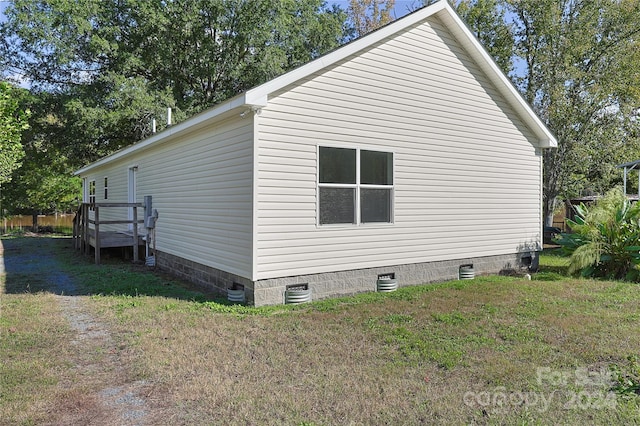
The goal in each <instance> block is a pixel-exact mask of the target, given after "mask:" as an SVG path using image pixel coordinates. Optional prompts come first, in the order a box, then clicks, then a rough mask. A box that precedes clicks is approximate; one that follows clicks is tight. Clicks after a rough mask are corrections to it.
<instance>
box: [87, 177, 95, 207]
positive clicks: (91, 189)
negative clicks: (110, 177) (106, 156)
mask: <svg viewBox="0 0 640 426" xmlns="http://www.w3.org/2000/svg"><path fill="white" fill-rule="evenodd" d="M95 202H96V181H95V180H91V181H89V203H91V204H95ZM90 209H91V210H92V211H93V210H94V208H93V206H91V207H90Z"/></svg>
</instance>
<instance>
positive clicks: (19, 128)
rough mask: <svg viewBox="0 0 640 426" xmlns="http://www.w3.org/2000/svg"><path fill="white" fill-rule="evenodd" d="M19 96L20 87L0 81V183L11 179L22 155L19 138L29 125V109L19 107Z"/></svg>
mask: <svg viewBox="0 0 640 426" xmlns="http://www.w3.org/2000/svg"><path fill="white" fill-rule="evenodd" d="M19 97H20V89H17V88H15V87H13V86H12V85H11V84H9V83H7V82H4V81H0V185H2V184H3V183H6V182H9V181H10V180H11V173H12V172H13V171H14V170H15V169H16V168H18V167H20V161H21V160H22V158H23V157H24V150H23V149H22V144H21V143H20V138H21V135H22V132H23V131H25V130H26V129H27V128H28V127H29V126H28V123H27V119H28V117H29V111H28V110H25V109H22V108H21V107H20V102H19Z"/></svg>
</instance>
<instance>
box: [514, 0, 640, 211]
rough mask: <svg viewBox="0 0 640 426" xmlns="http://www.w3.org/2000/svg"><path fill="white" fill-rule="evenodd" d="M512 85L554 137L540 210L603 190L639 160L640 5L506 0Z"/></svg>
mask: <svg viewBox="0 0 640 426" xmlns="http://www.w3.org/2000/svg"><path fill="white" fill-rule="evenodd" d="M506 3H507V6H508V8H509V10H510V11H511V13H512V16H513V17H514V21H513V24H514V35H515V40H516V44H515V53H516V55H517V57H518V58H519V60H520V61H521V62H522V63H523V64H524V65H525V70H524V71H525V72H524V74H523V75H522V76H521V77H520V78H519V79H518V80H517V81H516V83H517V85H518V87H519V88H520V90H521V91H522V93H523V94H524V96H525V98H526V100H527V101H528V102H529V103H530V104H531V105H533V107H534V109H535V110H536V112H537V113H538V115H539V116H540V117H541V118H542V119H543V121H544V122H545V123H546V124H547V126H548V127H549V128H550V130H551V131H552V132H553V133H554V134H555V135H556V136H557V138H558V142H559V145H558V149H555V150H546V151H545V153H544V164H545V174H544V195H545V213H546V216H547V217H550V214H551V212H552V211H553V207H554V201H555V200H556V199H557V198H558V196H562V197H564V198H570V197H572V196H575V195H579V194H580V193H581V192H583V191H585V190H589V191H592V192H596V193H602V192H603V191H605V190H606V189H608V188H611V186H612V185H613V184H614V183H616V182H619V176H620V171H619V170H616V168H615V165H616V164H619V163H623V162H626V161H630V160H632V159H635V158H636V157H638V156H640V138H639V130H640V128H639V125H640V114H639V111H640V110H639V108H640V90H639V88H640V73H638V69H639V67H640V2H638V1H637V0H620V1H613V0H593V1H578V0H561V1H558V0H508V1H507V2H506Z"/></svg>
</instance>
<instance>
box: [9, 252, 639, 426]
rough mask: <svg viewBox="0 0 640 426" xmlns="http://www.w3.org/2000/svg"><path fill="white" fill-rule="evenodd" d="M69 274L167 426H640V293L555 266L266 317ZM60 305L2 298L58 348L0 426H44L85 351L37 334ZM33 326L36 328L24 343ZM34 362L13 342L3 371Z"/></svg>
mask: <svg viewBox="0 0 640 426" xmlns="http://www.w3.org/2000/svg"><path fill="white" fill-rule="evenodd" d="M57 244H59V245H60V247H61V248H62V247H63V246H65V245H68V241H65V240H60V241H59V242H57ZM60 260H61V262H62V266H63V267H64V269H65V271H66V273H69V274H71V275H72V276H74V277H75V280H76V282H78V283H80V286H79V290H78V292H79V295H78V296H77V297H83V298H85V299H86V303H87V304H89V306H90V307H91V309H92V310H93V312H94V313H95V315H96V316H97V318H99V319H100V321H102V322H103V323H104V324H108V325H109V327H110V329H111V336H112V338H113V339H116V341H115V342H114V344H115V345H116V346H117V347H118V348H121V350H123V351H126V352H127V354H128V357H127V359H128V362H129V365H128V369H127V371H128V372H129V374H130V375H131V376H132V377H131V380H136V381H140V382H144V383H146V384H147V387H148V394H149V395H150V398H152V399H153V403H154V405H156V406H159V407H162V409H163V421H165V422H166V423H173V424H220V423H224V424H274V425H275V424H278V425H279V424H305V425H309V424H315V425H342V424H376V425H377V424H516V423H517V424H577V423H585V424H612V423H616V424H630V423H633V422H635V421H637V418H638V415H639V414H640V397H635V395H634V394H632V392H627V393H625V394H624V395H623V394H621V393H620V392H616V391H615V390H616V386H617V385H616V382H615V380H614V379H615V378H619V377H628V376H629V375H628V374H626V373H625V372H624V371H621V369H622V370H624V368H625V366H628V365H629V361H628V360H629V359H630V358H629V357H630V356H633V355H637V354H638V351H639V349H638V348H640V328H639V327H637V324H638V320H640V308H639V307H640V304H639V303H638V302H640V292H639V291H638V290H639V287H638V285H637V284H633V283H621V282H606V281H594V280H583V279H574V278H568V277H567V276H566V275H565V270H564V269H563V268H564V266H563V260H562V258H561V257H559V256H553V257H551V256H548V257H544V258H543V270H542V272H540V273H538V274H535V275H534V276H533V280H531V281H529V280H525V279H521V278H516V277H480V278H476V279H475V280H470V281H452V282H448V283H442V284H436V285H428V286H417V287H408V288H401V289H399V290H398V291H396V292H394V293H387V294H380V293H368V294H361V295H357V296H353V297H348V298H339V299H332V300H326V301H320V302H314V303H311V304H305V305H299V306H276V307H265V308H251V307H243V306H231V305H229V304H228V303H226V302H224V301H216V300H212V298H211V296H210V295H206V294H202V293H199V292H197V291H195V290H194V289H193V288H186V287H183V286H182V285H181V283H180V282H179V281H176V280H174V279H172V278H170V277H167V276H164V275H156V274H151V273H149V272H148V271H145V270H141V269H140V268H138V267H132V266H130V265H123V264H121V263H117V262H113V263H111V264H106V265H103V266H100V267H96V266H94V265H92V264H90V260H89V259H86V258H80V257H77V256H76V255H75V254H74V253H73V252H71V250H68V249H67V250H61V254H60ZM8 279H9V280H10V279H11V276H10V275H9V276H8ZM18 281H19V277H18ZM8 285H9V286H14V287H19V284H18V283H17V282H13V283H8V282H5V287H7V286H8ZM51 297H52V296H51V295H50V294H47V293H46V291H41V292H37V293H20V292H18V291H15V290H14V291H13V292H12V293H9V294H3V295H2V304H3V308H4V309H3V319H4V312H5V311H6V306H10V307H11V308H10V310H11V312H12V313H11V315H10V317H9V318H13V319H10V320H9V319H8V320H3V321H5V322H2V323H0V324H2V326H3V333H4V330H6V329H7V328H9V327H13V330H14V331H13V333H14V334H18V335H20V336H21V337H20V339H23V340H27V341H28V340H29V339H28V336H30V335H31V336H32V338H31V342H32V343H31V345H34V343H33V342H34V341H36V342H37V341H38V340H39V338H42V339H45V337H46V338H48V339H51V340H50V341H48V342H47V343H44V342H43V343H42V344H40V343H35V346H28V347H29V348H32V347H36V348H40V349H39V350H36V351H34V355H33V356H32V359H31V360H30V361H28V363H30V365H36V366H37V365H40V367H39V370H38V371H39V373H38V374H36V375H35V376H37V377H34V376H24V377H22V376H18V375H15V376H14V377H13V379H11V380H12V382H14V383H18V382H25V381H27V382H31V381H33V382H34V385H25V386H24V387H22V388H21V387H19V386H17V385H12V386H10V387H8V388H7V389H8V391H6V392H5V393H6V396H7V397H8V398H10V400H12V401H18V400H20V401H22V402H21V403H20V405H15V404H14V405H7V406H5V405H4V404H3V406H2V410H3V411H2V412H0V414H3V415H4V416H12V417H4V416H3V417H2V418H13V419H16V420H18V424H20V423H22V424H28V423H29V422H31V423H37V422H38V420H39V419H41V418H43V417H42V416H43V415H44V414H43V412H45V411H46V409H47V407H48V404H49V403H51V401H50V400H47V399H46V398H45V399H44V400H43V399H42V397H41V396H39V394H38V392H37V391H36V389H38V388H39V387H40V386H45V389H47V386H49V387H48V389H51V388H52V387H53V386H55V383H56V382H57V381H60V380H63V377H64V376H65V375H66V374H68V372H67V371H66V369H67V368H68V365H67V364H65V363H64V358H60V357H57V356H56V355H55V354H54V353H53V350H48V349H47V347H50V348H58V349H60V348H64V347H65V346H64V345H65V344H68V343H65V342H68V341H69V340H70V339H71V338H70V335H69V333H70V331H69V328H68V326H65V321H64V319H63V318H62V316H61V315H59V314H57V313H56V312H55V310H53V311H51V312H49V313H47V316H48V317H49V320H46V321H44V322H43V323H42V324H41V325H40V328H38V326H37V323H38V320H36V321H35V322H34V321H32V318H33V316H37V315H38V314H36V312H41V310H42V309H43V307H44V306H46V305H48V304H49V303H48V298H51ZM34 304H35V305H36V306H37V307H38V308H34V307H33V305H34ZM25 322H27V323H30V324H31V325H30V326H29V327H35V328H34V329H29V330H27V329H22V328H16V327H18V326H19V325H20V324H23V323H25ZM45 324H46V327H45ZM56 324H57V325H56ZM51 328H53V332H51ZM30 333H31V334H30ZM45 334H48V335H47V336H45ZM34 335H35V336H36V337H35V338H34V337H33V336H34ZM15 338H16V339H17V338H18V336H15ZM26 348H27V346H24V345H23V346H18V345H17V344H13V345H7V344H6V343H5V342H4V340H3V342H2V343H0V356H2V359H5V358H6V356H5V354H9V353H10V354H13V358H10V359H14V360H15V357H17V356H18V354H20V353H21V350H26ZM52 359H53V360H56V359H57V361H55V362H54V363H55V364H56V365H57V367H56V368H53V367H52V366H51V365H50V364H49V363H50V362H51V360H52ZM15 363H16V362H15V361H10V363H9V364H11V365H10V366H9V367H11V368H12V367H13V365H14V364H15ZM612 365H614V366H616V367H617V368H618V371H619V372H620V374H618V375H617V376H616V375H614V374H612V372H611V370H610V368H611V366H612ZM27 369H28V368H27ZM614 373H615V368H614ZM22 374H26V373H24V372H23V373H22ZM625 374H626V375H625ZM618 388H619V386H618ZM5 393H3V397H5ZM23 412H24V413H26V414H20V413H23Z"/></svg>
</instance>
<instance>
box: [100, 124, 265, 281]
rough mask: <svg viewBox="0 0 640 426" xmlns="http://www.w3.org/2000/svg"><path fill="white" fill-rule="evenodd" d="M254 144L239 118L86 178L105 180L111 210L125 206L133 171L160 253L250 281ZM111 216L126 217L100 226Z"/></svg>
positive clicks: (158, 146)
mask: <svg viewBox="0 0 640 426" xmlns="http://www.w3.org/2000/svg"><path fill="white" fill-rule="evenodd" d="M252 139H253V124H252V118H251V117H246V118H244V119H242V118H240V112H238V114H237V115H236V116H234V117H233V118H230V119H227V120H225V121H223V122H218V123H212V124H211V125H210V126H208V127H204V128H202V129H200V130H198V131H196V132H192V133H189V134H187V135H184V136H182V137H180V138H179V139H173V140H169V141H167V142H164V143H162V144H156V145H153V146H152V147H151V148H148V149H146V150H141V151H138V152H135V153H133V154H131V155H128V156H126V158H122V159H120V160H117V161H114V162H112V163H108V165H105V166H104V167H99V168H96V170H95V171H92V172H91V174H92V175H93V174H94V173H95V174H96V175H98V176H106V175H108V176H109V200H108V201H109V202H127V190H128V182H127V180H128V172H129V168H131V167H133V166H137V168H138V169H137V176H136V179H137V188H136V195H137V202H139V203H142V202H143V201H144V196H145V195H151V196H152V197H153V208H154V209H157V210H158V213H159V218H158V221H157V223H156V238H157V249H158V250H159V251H160V252H164V253H169V254H172V255H175V256H179V257H182V258H184V259H188V260H191V261H194V262H197V263H200V264H203V265H207V266H211V267H214V268H218V269H221V270H224V271H228V272H231V273H234V274H237V275H240V276H244V277H247V278H251V264H252V261H251V253H252V223H253V222H252V214H253V207H252V187H253V183H252V182H253V180H252V179H253V142H252ZM107 210H110V212H109V213H107ZM143 211H144V210H143V209H140V210H139V213H138V216H139V218H140V219H142V218H143V216H142V215H143ZM103 212H104V216H103ZM115 215H117V216H119V218H120V219H123V218H125V219H126V217H127V213H126V209H119V208H114V209H104V210H102V209H101V211H100V217H101V218H106V217H109V218H111V216H115ZM140 227H143V225H140ZM115 228H117V226H115V225H114V226H111V227H108V226H106V225H105V229H115ZM119 228H120V229H126V225H122V226H120V227H119Z"/></svg>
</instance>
